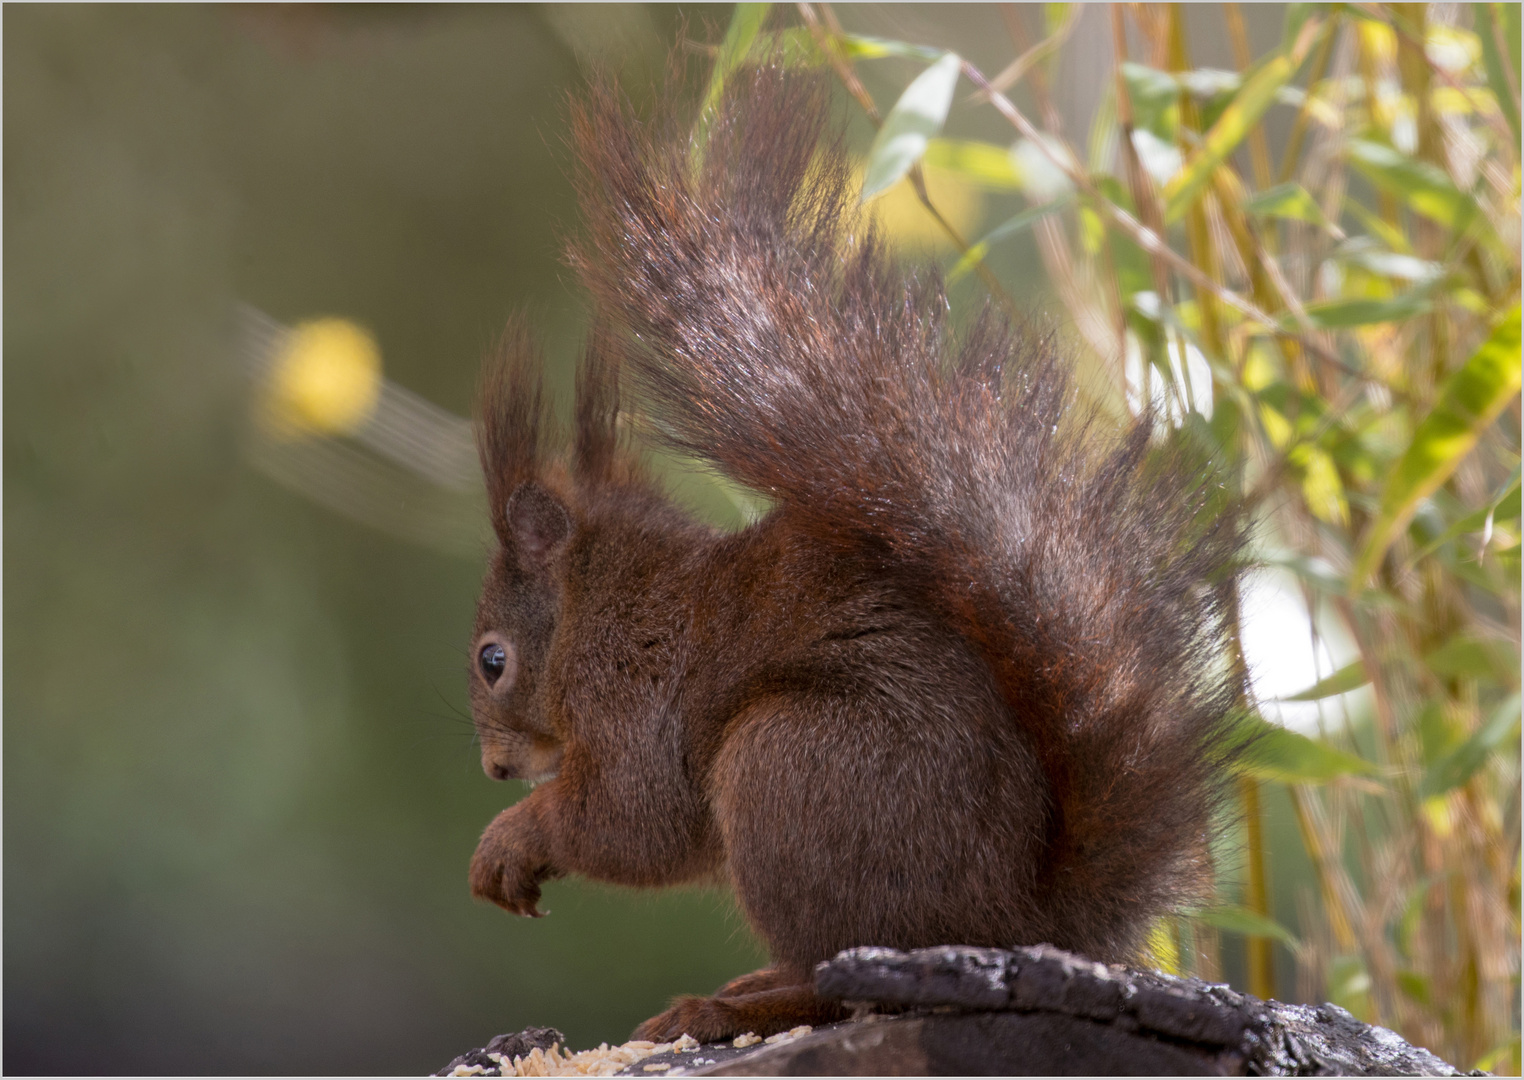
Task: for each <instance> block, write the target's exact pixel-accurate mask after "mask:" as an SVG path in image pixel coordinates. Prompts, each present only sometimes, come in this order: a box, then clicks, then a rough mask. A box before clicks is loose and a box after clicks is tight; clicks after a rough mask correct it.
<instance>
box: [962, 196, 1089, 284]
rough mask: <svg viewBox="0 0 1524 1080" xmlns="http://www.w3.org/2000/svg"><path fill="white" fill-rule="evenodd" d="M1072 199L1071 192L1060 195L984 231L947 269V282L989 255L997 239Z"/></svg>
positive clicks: (1020, 228)
mask: <svg viewBox="0 0 1524 1080" xmlns="http://www.w3.org/2000/svg"><path fill="white" fill-rule="evenodd" d="M1073 201H1074V196H1073V194H1069V195H1062V196H1060V197H1059V198H1057V199H1054V200H1053V201H1052V202H1045V203H1041V204H1039V205H1037V206H1030V207H1028V208H1027V209H1025V210H1023V211H1022V212H1021V213H1019V214H1017V215H1016V216H1014V217H1011V218H1007V219H1006V220H1005V221H1003V222H1001V223H1000V224H999V225H996V226H995V227H994V228H993V229H991V230H990V231H989V232H988V233H986V234H985V236H984V239H982V240H980V241H979V242H978V243H977V244H975V245H974V246H973V247H971V248H969V249H968V252H967V254H965V255H964V256H963V257H962V258H961V259H959V260H958V261H957V263H956V264H955V265H954V266H953V268H952V269H951V270H950V271H948V274H947V280H948V281H949V282H953V281H957V280H958V279H959V278H962V277H963V276H965V275H966V274H968V273H969V272H970V271H971V270H973V268H974V267H976V266H978V265H979V263H981V262H983V261H984V259H985V257H986V256H988V255H989V251H990V247H991V246H992V245H994V244H995V243H996V242H997V241H1000V240H1004V239H1005V238H1006V237H1008V236H1015V235H1016V234H1017V233H1019V232H1021V230H1023V229H1025V228H1026V227H1027V226H1028V225H1030V224H1032V223H1033V222H1034V221H1037V220H1038V219H1040V218H1045V217H1047V216H1048V215H1049V214H1051V213H1054V212H1056V211H1058V210H1061V209H1063V208H1064V207H1065V206H1068V205H1069V204H1070V203H1071V202H1073Z"/></svg>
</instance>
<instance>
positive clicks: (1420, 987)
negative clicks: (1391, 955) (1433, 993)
mask: <svg viewBox="0 0 1524 1080" xmlns="http://www.w3.org/2000/svg"><path fill="white" fill-rule="evenodd" d="M1397 988H1398V989H1399V990H1401V991H1402V992H1403V993H1404V994H1406V995H1407V996H1408V997H1410V998H1412V999H1413V1000H1414V1001H1416V1002H1418V1003H1419V1004H1420V1005H1428V1004H1429V1000H1430V994H1429V977H1428V976H1427V975H1425V974H1423V973H1422V972H1419V971H1412V970H1410V969H1408V968H1403V969H1402V970H1401V971H1399V972H1397Z"/></svg>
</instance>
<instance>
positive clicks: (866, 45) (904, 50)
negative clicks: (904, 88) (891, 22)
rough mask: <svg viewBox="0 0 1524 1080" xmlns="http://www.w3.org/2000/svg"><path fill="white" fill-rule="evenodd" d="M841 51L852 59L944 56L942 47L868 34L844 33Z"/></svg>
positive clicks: (936, 57)
mask: <svg viewBox="0 0 1524 1080" xmlns="http://www.w3.org/2000/svg"><path fill="white" fill-rule="evenodd" d="M837 40H838V41H839V42H840V44H841V51H842V52H843V53H844V54H845V55H846V56H847V58H848V59H851V60H877V59H879V58H881V57H885V56H907V57H909V58H911V59H912V60H937V59H940V58H941V57H942V56H943V52H942V50H941V49H933V48H931V47H930V46H927V45H911V44H909V43H908V42H904V41H891V40H889V39H888V38H879V37H870V36H868V35H866V34H844V35H842V36H841V37H840V38H838V39H837Z"/></svg>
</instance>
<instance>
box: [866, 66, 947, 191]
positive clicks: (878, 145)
mask: <svg viewBox="0 0 1524 1080" xmlns="http://www.w3.org/2000/svg"><path fill="white" fill-rule="evenodd" d="M962 64H963V61H961V60H960V59H959V58H958V56H957V54H956V53H944V54H943V56H942V58H941V59H940V60H938V61H937V62H936V63H934V64H932V65H931V66H930V67H928V68H927V69H926V70H925V71H923V72H921V73H920V74H919V75H917V76H916V77H915V81H913V82H912V83H911V84H910V85H909V86H907V87H905V92H904V93H903V94H901V95H900V99H899V100H898V101H896V102H895V103H894V108H892V109H890V110H889V115H888V116H886V117H884V126H883V127H881V128H879V129H878V137H877V138H876V139H874V140H873V147H872V149H870V150H869V151H868V169H867V175H866V176H865V177H864V179H863V201H865V202H866V201H867V200H868V199H870V198H872V197H873V196H874V195H877V194H878V193H879V192H881V191H884V190H886V189H888V188H890V187H893V186H894V185H895V184H897V183H898V182H899V181H900V180H901V179H902V178H903V177H904V175H905V174H906V173H907V172H909V171H910V168H911V166H913V165H914V164H915V163H916V162H917V161H920V160H921V155H922V154H924V153H926V145H927V143H928V142H930V140H931V137H932V136H933V135H935V134H936V133H937V132H939V131H941V130H942V124H943V123H944V122H945V121H946V120H947V110H948V109H949V108H950V107H951V106H952V99H953V90H954V89H956V87H957V85H958V72H959V71H960V70H961V69H962Z"/></svg>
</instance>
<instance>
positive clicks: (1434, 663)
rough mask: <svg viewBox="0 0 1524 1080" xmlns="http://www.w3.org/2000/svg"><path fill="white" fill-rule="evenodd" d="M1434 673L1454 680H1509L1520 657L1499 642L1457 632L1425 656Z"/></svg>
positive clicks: (1425, 660)
mask: <svg viewBox="0 0 1524 1080" xmlns="http://www.w3.org/2000/svg"><path fill="white" fill-rule="evenodd" d="M1424 664H1425V665H1426V666H1427V667H1428V669H1429V670H1430V671H1432V672H1434V674H1436V675H1441V676H1445V677H1448V678H1455V679H1466V678H1471V679H1497V680H1498V681H1500V682H1501V681H1511V679H1510V676H1512V675H1514V673H1516V672H1517V671H1518V667H1519V656H1518V653H1516V652H1515V651H1514V650H1513V648H1512V647H1511V646H1509V645H1508V644H1507V643H1505V642H1502V641H1492V640H1486V639H1482V638H1475V637H1467V636H1465V635H1457V636H1456V637H1453V638H1451V639H1450V640H1449V641H1447V642H1445V643H1444V644H1443V645H1441V646H1440V647H1439V648H1437V649H1435V650H1434V651H1433V652H1431V653H1429V654H1428V655H1427V656H1425V657H1424Z"/></svg>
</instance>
